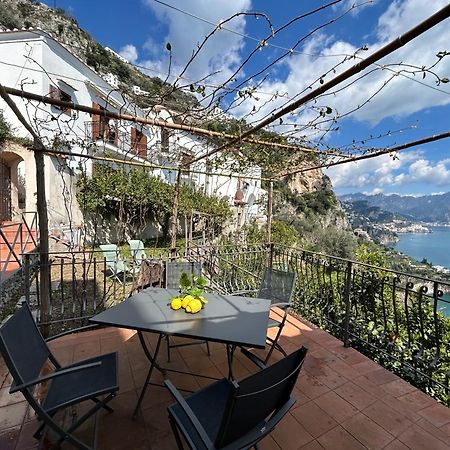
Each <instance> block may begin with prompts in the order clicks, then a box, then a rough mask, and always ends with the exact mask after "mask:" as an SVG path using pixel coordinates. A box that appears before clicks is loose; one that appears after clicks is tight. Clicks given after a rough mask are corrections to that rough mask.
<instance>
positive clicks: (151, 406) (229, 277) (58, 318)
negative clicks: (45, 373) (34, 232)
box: [0, 245, 450, 450]
mask: <svg viewBox="0 0 450 450" xmlns="http://www.w3.org/2000/svg"><path fill="white" fill-rule="evenodd" d="M146 251H147V253H150V251H149V250H146ZM151 251H152V256H153V260H154V261H155V262H159V261H161V260H163V259H166V258H168V257H169V254H168V252H166V253H164V251H163V250H159V251H156V250H155V249H152V250H151ZM184 257H185V258H186V259H190V260H199V261H201V262H202V265H203V268H204V270H205V272H206V275H207V276H208V277H209V279H210V286H211V288H212V289H214V290H217V291H220V292H230V291H233V290H236V289H238V288H252V287H254V286H255V285H256V284H257V283H258V282H259V276H260V274H261V269H262V267H263V266H264V265H265V264H266V263H267V261H271V264H272V266H273V267H277V268H284V269H285V270H294V271H296V272H297V276H298V279H297V289H296V295H295V301H294V304H295V308H294V309H295V312H292V314H290V316H289V319H288V322H287V325H286V326H285V327H284V329H283V334H282V337H281V341H280V342H281V344H282V346H283V347H284V348H285V350H286V351H287V352H288V353H290V352H292V351H294V350H295V349H297V348H299V347H301V346H302V345H304V346H306V347H308V349H309V353H308V355H307V358H306V361H305V364H304V367H303V369H302V371H301V373H300V377H299V379H298V381H297V384H296V387H295V390H294V393H295V397H296V399H297V403H296V404H295V406H294V407H293V409H292V410H291V411H290V413H289V414H288V415H287V416H286V417H285V418H284V419H283V421H282V422H281V423H280V424H279V425H278V426H277V428H276V429H275V430H274V431H273V432H272V433H271V435H270V436H268V437H267V438H266V439H264V440H263V441H262V442H261V444H260V447H261V448H267V449H300V448H305V449H322V448H323V449H333V450H334V449H341V448H342V449H350V448H351V449H353V448H355V449H359V448H361V449H363V448H369V449H372V448H380V449H381V448H386V449H408V448H410V449H422V448H433V449H441V448H442V449H444V448H449V445H448V442H449V438H450V410H449V409H448V408H447V407H446V406H444V405H443V404H442V403H438V402H437V401H436V400H435V399H433V398H432V397H431V396H429V395H427V394H426V393H424V392H422V391H421V390H419V389H418V388H417V387H415V386H413V384H410V383H409V382H407V381H405V380H403V379H401V378H400V377H399V376H397V375H396V374H394V373H393V372H392V371H395V372H397V373H399V374H402V375H403V376H404V377H406V378H407V379H408V380H409V381H410V382H412V383H414V384H416V386H420V387H421V388H422V389H424V390H426V391H427V392H430V393H433V394H434V396H435V397H437V398H438V399H440V401H441V402H445V401H448V392H449V387H448V373H447V372H445V368H447V370H448V365H447V364H448V360H447V359H446V358H447V356H446V354H445V352H443V351H442V349H443V348H444V346H445V345H446V344H445V342H446V340H445V336H446V334H445V333H446V331H445V328H444V327H445V326H446V320H448V319H445V318H444V317H443V316H442V314H441V313H440V312H439V308H440V305H441V302H442V301H443V300H442V298H441V297H442V291H446V289H447V288H448V286H446V285H445V284H442V283H439V282H437V281H435V282H434V290H433V294H431V295H428V294H427V290H428V289H425V288H424V286H426V285H429V282H430V280H421V279H414V278H413V277H411V276H406V275H405V274H399V273H390V272H389V271H387V270H386V269H383V271H382V272H379V270H380V268H377V269H375V268H372V267H371V266H366V265H363V264H357V263H355V262H351V261H347V260H341V259H339V258H333V257H326V256H324V255H317V254H314V253H310V252H305V251H298V250H294V249H286V248H280V247H276V246H272V247H271V248H269V249H267V248H265V247H259V246H249V247H247V248H242V246H241V247H240V248H237V247H233V246H231V247H212V246H194V245H192V246H191V247H190V248H189V252H188V253H187V254H185V255H184ZM30 258H32V256H30ZM30 258H26V260H25V261H26V264H29V261H30ZM27 261H28V262H27ZM129 263H130V264H131V261H129ZM103 265H104V261H103V260H102V258H101V257H100V255H98V254H96V253H95V252H94V253H92V252H91V253H72V254H67V253H60V254H53V255H52V256H51V259H50V274H51V282H52V284H53V286H54V289H53V290H52V293H51V296H50V301H51V303H50V305H49V306H50V309H49V313H48V314H47V316H46V317H48V319H47V322H44V321H43V317H44V315H43V314H42V304H41V302H40V299H39V294H38V293H39V290H37V291H36V292H34V289H33V285H34V283H32V284H28V286H27V297H28V300H29V301H30V304H34V305H35V307H36V308H37V316H38V322H39V323H40V324H41V326H42V327H44V328H45V326H47V327H49V329H50V335H55V334H57V333H58V332H60V331H63V330H70V329H73V328H76V327H77V326H80V325H83V324H85V323H86V321H87V318H88V317H90V316H91V315H92V314H93V313H94V312H96V311H101V310H102V309H104V308H107V307H109V306H110V305H112V304H114V303H116V302H117V301H121V300H122V299H123V298H124V297H127V296H128V293H129V291H130V290H131V286H132V284H133V283H134V281H135V280H134V279H133V277H130V278H129V279H128V280H127V281H126V283H124V284H120V283H119V282H118V281H117V280H115V279H107V278H106V272H104V271H103V270H102V267H103ZM25 270H27V271H28V272H29V273H32V272H33V267H32V266H31V267H29V268H26V267H25ZM380 280H381V281H382V282H380ZM36 281H37V283H38V284H39V271H37V272H36ZM430 308H431V310H430ZM430 311H431V314H429V313H430ZM433 311H435V313H433ZM275 314H276V313H275ZM302 316H303V317H308V318H309V319H311V320H313V321H314V322H315V323H317V324H319V325H321V326H322V327H323V328H324V329H327V330H328V331H330V332H331V333H333V334H334V335H335V336H337V337H335V336H333V335H332V334H329V333H327V332H326V331H324V330H322V329H320V328H318V327H317V326H316V325H314V324H312V323H311V322H309V321H308V320H306V319H305V318H303V317H302ZM430 318H431V324H432V325H433V327H432V328H431V331H429V333H430V335H426V334H425V332H424V333H423V334H422V335H421V334H420V333H421V331H420V330H421V329H423V330H424V329H426V330H429V329H430V324H429V323H428V321H429V320H430ZM433 321H434V323H433ZM372 322H373V323H375V324H376V326H375V327H374V325H373V324H372ZM421 327H422V328H421ZM374 330H378V334H377V333H373V331H374ZM392 330H396V333H397V334H398V340H397V341H396V340H392V337H391V333H392V332H393V331H392ZM433 330H437V334H436V333H435V332H433ZM409 335H411V336H414V337H415V338H414V339H411V341H408V336H409ZM146 339H147V343H148V344H149V346H150V347H154V346H155V343H156V335H154V334H151V333H147V334H146ZM341 339H342V340H341ZM401 339H404V342H403V344H402V345H397V346H396V345H395V343H396V342H397V344H399V341H400V340H401ZM344 342H345V343H346V345H344ZM386 342H394V344H391V345H389V343H388V344H387V343H386ZM50 346H51V348H52V350H53V351H54V352H55V355H56V357H57V358H58V359H59V360H60V361H61V363H63V364H69V363H71V362H74V361H78V360H81V359H84V358H87V357H90V356H94V355H98V354H101V353H105V352H110V351H117V352H118V353H119V372H120V373H119V377H120V378H119V381H120V390H119V395H118V396H117V397H116V398H115V399H114V400H113V401H112V406H113V408H114V409H115V411H114V413H113V414H107V413H105V414H102V415H101V416H100V417H101V418H100V427H99V435H98V443H99V444H98V446H99V447H98V448H100V449H103V448H104V449H125V448H127V449H128V448H136V449H137V448H158V449H164V448H167V449H172V448H176V444H175V440H174V438H173V435H172V431H171V429H170V426H169V421H168V419H167V415H166V413H165V410H166V406H167V405H169V404H171V403H173V399H172V398H171V396H170V394H169V392H168V391H166V390H165V389H161V388H158V387H151V388H150V389H149V391H148V393H147V396H146V398H145V400H144V403H143V407H142V414H141V415H140V416H139V417H138V419H137V420H133V419H132V412H133V409H134V406H135V404H136V400H137V396H138V393H139V391H140V389H141V388H142V385H143V381H144V378H145V375H146V372H147V367H148V362H147V360H146V359H145V356H144V353H143V351H142V348H141V345H140V343H139V340H138V338H137V334H136V332H134V331H132V330H124V329H117V328H106V329H99V330H94V331H85V332H80V333H73V334H69V335H66V336H64V337H60V338H56V339H54V340H51V341H50ZM352 347H354V348H352ZM356 348H357V349H359V350H361V351H362V352H365V353H366V354H367V355H369V356H370V357H371V358H372V359H375V360H376V361H378V362H380V363H381V364H383V365H385V366H386V367H389V368H390V370H391V371H389V370H386V369H385V368H383V367H382V366H381V365H379V364H378V363H377V362H374V361H373V360H372V359H370V358H369V357H368V356H366V355H364V354H362V353H360V352H359V351H358V350H356ZM172 352H173V353H172V361H171V363H169V367H172V368H175V369H177V370H186V369H187V370H189V371H192V372H196V373H201V374H203V375H208V376H214V377H223V376H226V375H227V357H226V352H225V349H224V346H223V345H221V344H215V343H212V344H211V356H210V357H208V356H207V354H206V352H205V349H204V346H190V347H183V348H181V349H174V350H173V351H172ZM261 354H262V351H261ZM280 357H281V354H279V353H278V352H274V354H273V356H272V359H271V362H274V361H276V360H277V359H279V358H280ZM160 359H161V360H162V361H164V362H165V354H163V355H161V356H160ZM233 368H234V371H235V376H236V378H237V379H240V378H243V377H245V376H246V375H248V374H250V373H252V372H253V371H254V365H253V364H252V363H251V362H250V361H249V360H248V359H247V358H246V357H244V356H243V355H241V354H240V353H239V352H237V354H236V358H235V361H234V363H233ZM406 368H407V369H409V371H408V370H405V369H406ZM0 376H1V394H2V395H1V397H0V399H1V400H0V402H1V403H0V448H2V449H3V448H5V449H17V450H19V449H33V448H38V446H37V441H35V440H34V439H33V438H32V434H33V433H34V431H35V429H36V428H37V421H36V418H35V417H34V414H33V413H32V412H30V410H29V408H28V407H27V403H26V402H25V401H24V400H23V397H21V394H15V395H12V396H11V395H9V394H8V391H9V385H10V384H11V378H10V376H8V374H7V370H6V368H5V367H4V365H3V364H2V366H1V369H0ZM169 378H170V379H171V380H172V381H173V382H174V383H175V384H176V385H177V386H178V387H180V388H184V389H189V390H193V391H196V390H198V389H200V388H201V387H203V386H205V384H206V383H207V382H205V379H202V378H200V377H194V376H186V375H180V374H171V375H170V376H169ZM78 409H81V407H79V408H78ZM69 410H70V408H69ZM69 412H70V413H71V414H72V413H74V412H75V411H73V408H72V410H71V411H69ZM67 414H68V417H65V418H63V419H64V420H70V419H71V417H69V415H70V416H71V414H69V413H67ZM92 422H93V421H92ZM124 430H127V433H126V435H125V433H124ZM79 433H80V437H83V438H84V439H85V440H87V441H88V440H89V439H90V436H91V434H92V433H93V423H91V422H87V423H86V425H85V426H84V427H83V428H82V429H81V430H80V431H79Z"/></svg>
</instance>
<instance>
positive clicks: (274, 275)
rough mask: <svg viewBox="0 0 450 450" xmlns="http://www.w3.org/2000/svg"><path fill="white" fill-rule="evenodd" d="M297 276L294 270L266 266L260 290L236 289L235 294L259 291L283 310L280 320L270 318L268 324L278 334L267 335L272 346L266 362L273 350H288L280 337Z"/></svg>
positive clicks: (262, 296) (263, 296)
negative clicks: (281, 343) (280, 341)
mask: <svg viewBox="0 0 450 450" xmlns="http://www.w3.org/2000/svg"><path fill="white" fill-rule="evenodd" d="M295 278H296V274H295V273H294V272H284V271H282V270H276V269H270V268H268V267H267V268H266V270H265V271H264V277H263V279H262V281H261V285H260V286H259V290H258V291H256V290H254V291H236V292H233V295H242V294H248V293H257V297H258V298H266V299H270V300H271V307H272V306H277V307H278V308H280V309H282V310H283V316H282V317H281V318H280V320H277V319H272V318H270V319H269V323H268V325H267V327H268V328H278V331H277V334H276V335H275V337H274V338H270V337H269V336H267V340H268V341H269V342H270V344H271V346H270V349H269V352H268V353H267V356H266V358H265V360H264V362H265V363H267V361H269V359H270V357H271V356H272V352H273V351H274V350H275V349H277V350H278V351H279V352H281V353H282V354H283V355H284V356H286V352H285V351H284V349H283V347H281V345H280V344H279V343H278V339H279V337H280V335H281V332H282V331H283V327H284V324H285V322H286V319H287V317H288V312H289V307H290V306H291V301H292V296H293V294H294V289H295Z"/></svg>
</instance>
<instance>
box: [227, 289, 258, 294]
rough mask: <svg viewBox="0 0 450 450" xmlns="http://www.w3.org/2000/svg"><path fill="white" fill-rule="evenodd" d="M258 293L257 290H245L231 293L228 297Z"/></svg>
mask: <svg viewBox="0 0 450 450" xmlns="http://www.w3.org/2000/svg"><path fill="white" fill-rule="evenodd" d="M257 292H258V289H247V290H244V291H234V292H231V294H229V295H241V294H256V293H257Z"/></svg>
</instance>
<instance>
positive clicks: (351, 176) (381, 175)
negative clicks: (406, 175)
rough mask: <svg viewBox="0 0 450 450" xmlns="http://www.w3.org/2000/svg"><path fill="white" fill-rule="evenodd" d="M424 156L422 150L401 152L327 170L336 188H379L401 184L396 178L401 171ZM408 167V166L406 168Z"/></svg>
mask: <svg viewBox="0 0 450 450" xmlns="http://www.w3.org/2000/svg"><path fill="white" fill-rule="evenodd" d="M421 157H422V153H421V152H420V151H412V152H408V153H403V154H401V153H399V154H397V155H396V157H395V158H393V157H392V156H390V155H382V156H378V157H376V158H372V159H364V160H361V161H356V162H352V163H346V164H341V165H339V166H333V167H330V168H329V169H326V170H325V173H326V174H327V175H328V176H329V177H330V178H331V181H332V182H333V186H334V187H335V188H338V189H340V188H357V189H367V188H372V189H375V188H378V189H381V188H382V187H383V186H392V185H397V184H399V183H398V182H397V181H396V178H397V177H399V176H401V174H399V172H400V171H402V172H405V171H407V170H408V165H409V164H411V163H414V162H415V161H417V160H418V159H419V158H421ZM405 167H406V168H405Z"/></svg>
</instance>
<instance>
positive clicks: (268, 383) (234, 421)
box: [215, 347, 308, 448]
mask: <svg viewBox="0 0 450 450" xmlns="http://www.w3.org/2000/svg"><path fill="white" fill-rule="evenodd" d="M307 351H308V350H307V349H306V348H305V347H302V348H300V349H299V350H297V351H295V352H293V353H291V354H290V355H289V356H287V357H285V358H283V359H281V360H280V361H278V362H276V363H275V364H273V365H271V366H270V367H267V368H266V369H264V370H262V371H260V372H257V373H255V374H254V375H250V376H249V377H248V378H245V379H244V380H242V381H241V382H239V384H237V383H235V382H234V383H233V384H234V389H232V390H231V393H230V397H229V399H228V403H227V407H226V408H225V412H224V415H223V417H222V422H221V425H220V429H219V433H218V435H217V437H216V442H215V444H216V447H217V448H221V447H224V446H226V445H228V444H230V443H232V442H234V441H235V440H237V439H239V438H240V437H242V436H244V435H245V434H246V433H248V432H250V431H251V430H252V429H254V428H255V427H256V426H258V425H262V424H263V422H264V421H265V420H266V419H267V418H269V417H271V416H273V415H274V414H276V413H277V412H278V411H279V410H280V409H281V408H282V407H283V406H284V405H285V404H286V403H287V402H288V401H289V400H290V398H291V393H292V389H293V388H294V385H295V382H296V381H297V377H298V374H299V372H300V369H301V367H302V365H303V361H304V359H305V356H306V353H307ZM270 431H271V430H270V429H269V430H268V431H267V432H270Z"/></svg>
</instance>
